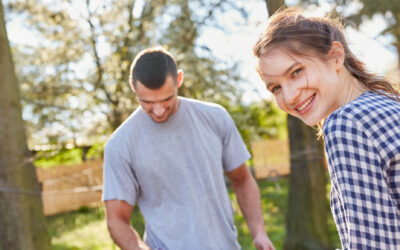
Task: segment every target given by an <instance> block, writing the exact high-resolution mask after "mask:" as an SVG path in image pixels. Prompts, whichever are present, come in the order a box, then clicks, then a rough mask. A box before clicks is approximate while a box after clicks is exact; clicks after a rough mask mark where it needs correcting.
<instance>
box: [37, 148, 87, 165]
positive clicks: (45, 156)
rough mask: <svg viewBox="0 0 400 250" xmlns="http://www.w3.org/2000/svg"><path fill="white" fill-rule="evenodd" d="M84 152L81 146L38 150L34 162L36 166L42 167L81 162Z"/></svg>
mask: <svg viewBox="0 0 400 250" xmlns="http://www.w3.org/2000/svg"><path fill="white" fill-rule="evenodd" d="M82 154H83V152H82V149H80V148H73V149H65V148H63V149H61V150H48V151H38V152H37V153H36V155H35V160H34V162H33V163H34V165H35V166H36V167H42V168H48V167H53V166H60V165H72V164H79V163H81V162H82Z"/></svg>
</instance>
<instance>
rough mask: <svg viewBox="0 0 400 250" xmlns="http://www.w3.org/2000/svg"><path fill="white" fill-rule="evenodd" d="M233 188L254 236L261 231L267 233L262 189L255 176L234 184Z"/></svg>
mask: <svg viewBox="0 0 400 250" xmlns="http://www.w3.org/2000/svg"><path fill="white" fill-rule="evenodd" d="M233 188H234V190H235V193H236V199H237V201H238V203H239V207H240V210H241V211H242V214H243V216H244V218H245V220H246V222H247V225H248V227H249V230H250V233H251V235H252V236H253V238H254V237H255V236H256V235H257V234H259V233H265V228H264V217H263V214H262V209H261V201H260V191H259V189H258V186H257V183H256V182H255V180H254V178H253V177H249V178H248V179H246V180H245V181H244V182H242V183H240V184H239V185H234V186H233Z"/></svg>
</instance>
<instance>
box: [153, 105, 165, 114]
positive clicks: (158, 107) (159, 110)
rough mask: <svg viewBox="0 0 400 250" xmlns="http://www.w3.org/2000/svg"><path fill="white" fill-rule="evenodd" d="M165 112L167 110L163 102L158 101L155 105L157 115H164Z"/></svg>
mask: <svg viewBox="0 0 400 250" xmlns="http://www.w3.org/2000/svg"><path fill="white" fill-rule="evenodd" d="M164 112H165V108H164V107H163V106H162V105H161V104H158V103H156V104H155V105H154V109H153V113H154V114H155V115H156V116H162V115H163V114H164Z"/></svg>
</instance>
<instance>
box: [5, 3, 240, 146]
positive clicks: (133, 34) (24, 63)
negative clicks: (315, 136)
mask: <svg viewBox="0 0 400 250" xmlns="http://www.w3.org/2000/svg"><path fill="white" fill-rule="evenodd" d="M140 3H142V5H140ZM228 7H229V8H235V3H234V1H232V0H214V1H205V0H168V1H167V0H154V1H134V0H122V1H115V0H108V1H101V2H99V1H90V0H86V1H67V0H59V1H54V2H53V3H52V4H51V5H49V4H48V3H45V2H43V1H40V0H39V1H33V0H28V1H25V0H24V1H22V0H17V1H13V2H11V3H10V4H9V5H8V8H9V10H10V12H11V13H13V14H14V15H18V17H19V18H24V20H25V21H26V22H25V23H26V25H27V26H28V28H29V30H30V31H31V32H32V33H34V34H35V35H36V36H37V37H38V40H40V43H36V44H30V45H25V46H15V48H14V49H15V53H16V55H17V56H16V60H17V66H18V67H17V69H18V72H19V75H20V76H21V77H20V81H21V84H22V89H23V91H24V95H23V97H24V107H25V109H27V110H30V111H32V113H33V114H34V116H33V117H29V121H30V125H31V126H32V127H33V128H32V130H33V131H35V132H38V131H43V128H48V130H51V128H53V131H54V127H62V128H64V129H62V131H64V132H63V133H64V137H65V138H66V139H68V138H70V137H71V136H72V134H74V132H75V134H77V135H76V136H79V137H84V136H85V135H86V136H87V134H88V133H86V134H84V133H82V132H81V131H83V132H85V131H84V130H85V128H84V125H85V124H86V125H87V127H88V128H87V130H88V129H94V132H92V134H93V133H95V134H99V133H104V132H105V133H108V132H110V130H114V129H115V128H117V127H118V126H119V125H120V124H121V123H122V121H123V120H124V119H125V118H126V117H127V116H128V115H129V114H130V113H131V112H132V110H134V109H135V108H136V106H137V105H138V103H137V101H136V99H135V98H134V95H133V94H132V93H131V90H130V87H129V84H128V76H129V66H130V63H131V61H132V59H133V57H134V56H135V55H136V54H137V53H138V52H139V51H140V50H142V49H143V48H146V47H149V46H154V45H159V44H160V45H163V46H165V47H167V49H169V50H170V51H171V52H172V53H173V54H174V55H176V59H177V61H178V64H179V66H180V67H182V68H183V69H184V71H185V72H186V74H185V84H184V86H183V88H181V89H180V93H181V94H183V95H184V96H187V97H194V98H199V99H203V100H212V101H216V102H220V103H226V102H234V101H236V100H237V98H238V97H239V96H240V94H239V93H238V92H237V91H236V89H235V88H234V85H233V84H232V82H236V81H237V80H238V73H237V70H236V68H235V65H234V64H223V63H220V62H218V60H216V58H215V57H213V56H212V55H211V53H210V51H209V49H208V48H207V47H204V46H199V45H198V44H197V38H198V36H199V33H200V32H201V28H202V27H203V26H205V25H213V24H214V21H215V19H214V16H215V13H217V12H221V11H224V8H228ZM193 9H196V10H199V11H197V12H196V13H194V12H193ZM213 20H214V21H213ZM99 114H102V116H100V115H99ZM96 117H97V118H96ZM94 118H96V119H94ZM71 121H75V122H74V123H73V122H71ZM65 131H67V132H68V133H66V132H65ZM44 134H46V133H45V132H44ZM47 135H49V133H47ZM50 135H51V134H50ZM59 138H60V139H63V137H62V136H59Z"/></svg>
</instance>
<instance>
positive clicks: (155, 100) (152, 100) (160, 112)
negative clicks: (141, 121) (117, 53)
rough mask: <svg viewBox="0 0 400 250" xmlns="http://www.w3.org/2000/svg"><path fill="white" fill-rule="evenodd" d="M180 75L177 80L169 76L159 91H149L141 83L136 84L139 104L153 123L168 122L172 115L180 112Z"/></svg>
mask: <svg viewBox="0 0 400 250" xmlns="http://www.w3.org/2000/svg"><path fill="white" fill-rule="evenodd" d="M180 74H182V72H180ZM180 74H178V79H177V80H175V79H174V78H173V77H172V76H170V75H168V76H167V78H166V79H165V82H164V84H163V85H162V86H161V88H159V89H149V88H146V87H145V86H144V85H143V84H142V83H141V82H140V81H137V82H136V86H135V88H134V91H135V92H136V96H137V98H138V101H139V104H140V106H142V108H143V110H144V112H146V113H147V114H148V115H149V116H150V117H151V119H153V121H155V122H158V123H161V122H166V121H167V120H168V119H169V117H171V115H173V114H175V113H176V111H178V108H179V99H178V88H179V87H180V86H181V84H182V81H181V79H182V76H181V75H180Z"/></svg>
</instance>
